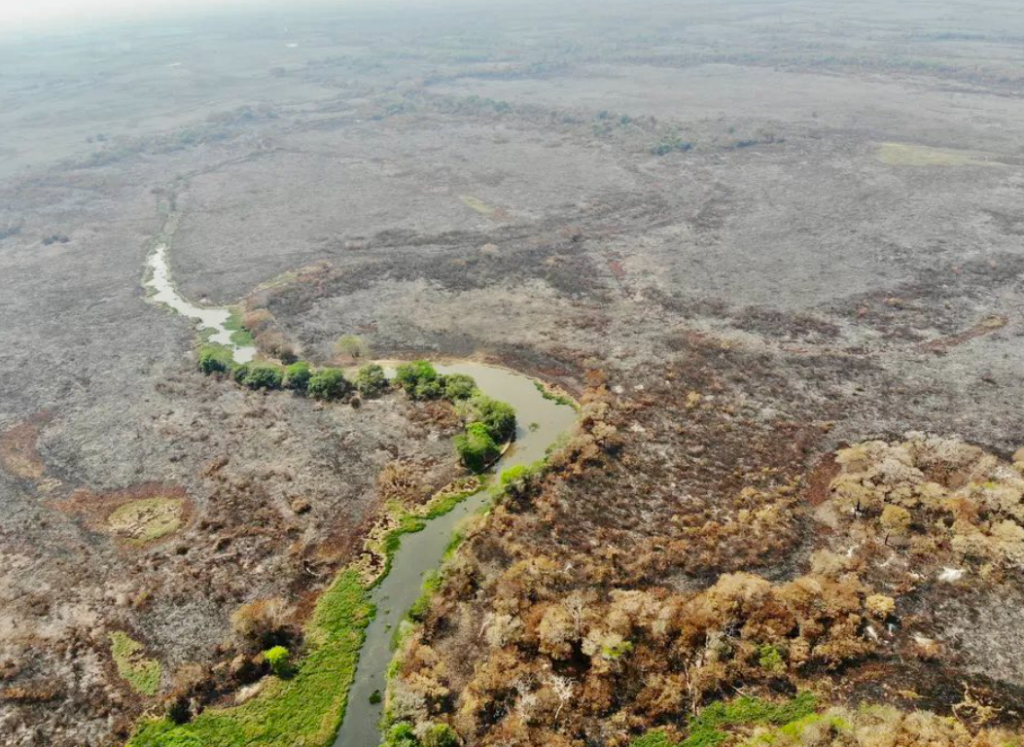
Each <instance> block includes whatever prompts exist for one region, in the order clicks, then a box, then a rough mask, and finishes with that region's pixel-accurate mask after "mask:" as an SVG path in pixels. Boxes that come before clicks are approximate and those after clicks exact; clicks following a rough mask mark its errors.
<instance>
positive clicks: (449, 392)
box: [442, 374, 477, 402]
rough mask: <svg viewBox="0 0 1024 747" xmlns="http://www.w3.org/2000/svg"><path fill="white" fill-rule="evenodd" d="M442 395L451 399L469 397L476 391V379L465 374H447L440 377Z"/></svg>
mask: <svg viewBox="0 0 1024 747" xmlns="http://www.w3.org/2000/svg"><path fill="white" fill-rule="evenodd" d="M442 378H443V381H444V396H445V398H447V399H450V400H451V401H453V402H454V401H456V400H460V399H469V398H470V397H472V396H473V395H474V394H476V393H477V388H476V380H474V379H473V377H472V376H467V375H466V374H449V375H448V376H444V377H442Z"/></svg>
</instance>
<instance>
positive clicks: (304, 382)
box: [284, 361, 313, 392]
mask: <svg viewBox="0 0 1024 747" xmlns="http://www.w3.org/2000/svg"><path fill="white" fill-rule="evenodd" d="M312 375H313V372H312V370H311V369H310V367H309V362H308V361H298V362H297V363H293V364H291V365H290V366H288V368H286V369H285V370H284V385H285V386H286V387H288V388H289V389H294V390H295V391H297V392H305V391H306V387H308V386H309V379H310V378H311V377H312Z"/></svg>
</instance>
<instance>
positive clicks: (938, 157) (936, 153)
mask: <svg viewBox="0 0 1024 747" xmlns="http://www.w3.org/2000/svg"><path fill="white" fill-rule="evenodd" d="M878 160H879V161H881V162H882V163H884V164H886V165H887V166H996V165H998V162H997V161H993V160H989V159H988V158H987V157H986V156H985V155H984V154H980V153H972V152H971V151H957V150H948V149H945V148H929V147H928V146H926V145H912V144H909V143H882V144H881V145H879V146H878Z"/></svg>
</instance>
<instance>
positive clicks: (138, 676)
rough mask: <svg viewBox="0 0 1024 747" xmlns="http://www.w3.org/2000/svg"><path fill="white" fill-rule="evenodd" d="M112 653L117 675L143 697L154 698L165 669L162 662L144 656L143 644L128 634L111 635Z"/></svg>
mask: <svg viewBox="0 0 1024 747" xmlns="http://www.w3.org/2000/svg"><path fill="white" fill-rule="evenodd" d="M110 652H111V655H112V656H113V657H114V663H115V664H116V665H117V673H118V674H119V675H121V677H123V678H124V679H125V680H127V681H128V683H129V684H130V685H131V686H132V688H133V689H134V690H135V691H136V692H138V693H141V694H142V695H146V696H149V697H152V696H154V695H156V694H157V692H158V691H159V690H160V677H161V675H162V673H163V669H162V667H161V666H160V662H158V661H156V660H154V659H147V658H146V657H145V656H144V653H143V652H144V649H143V647H142V644H141V643H139V642H138V641H135V640H133V639H132V638H131V637H129V636H128V635H127V634H126V633H123V632H121V631H116V632H114V633H111V634H110Z"/></svg>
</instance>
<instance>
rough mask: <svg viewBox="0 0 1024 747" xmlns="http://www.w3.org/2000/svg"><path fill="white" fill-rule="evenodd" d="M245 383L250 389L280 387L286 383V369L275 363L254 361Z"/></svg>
mask: <svg viewBox="0 0 1024 747" xmlns="http://www.w3.org/2000/svg"><path fill="white" fill-rule="evenodd" d="M243 383H244V384H245V385H246V386H247V387H249V388H250V389H280V388H281V385H282V384H283V383H284V369H282V368H281V367H280V366H278V365H276V364H274V363H253V364H252V365H250V366H249V371H248V373H246V375H245V380H244V381H243Z"/></svg>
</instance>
